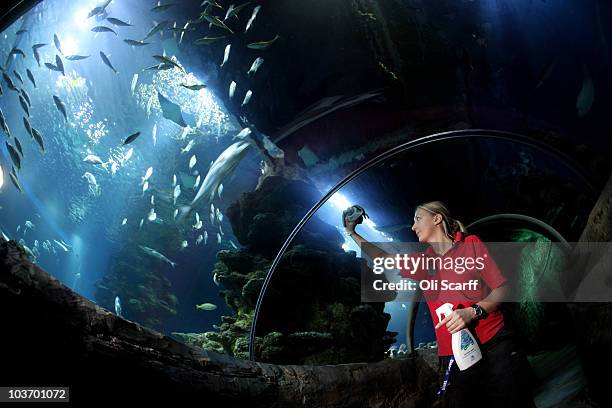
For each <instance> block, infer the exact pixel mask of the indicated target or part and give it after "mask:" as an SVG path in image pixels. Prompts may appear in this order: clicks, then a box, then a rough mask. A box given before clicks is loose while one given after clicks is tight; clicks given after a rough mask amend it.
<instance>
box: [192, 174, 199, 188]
mask: <svg viewBox="0 0 612 408" xmlns="http://www.w3.org/2000/svg"><path fill="white" fill-rule="evenodd" d="M199 185H200V175H199V174H198V176H197V177H196V180H195V183H193V189H194V190H196V189H197V188H198V186H199Z"/></svg>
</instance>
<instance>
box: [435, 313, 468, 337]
mask: <svg viewBox="0 0 612 408" xmlns="http://www.w3.org/2000/svg"><path fill="white" fill-rule="evenodd" d="M472 320H474V310H472V308H471V307H468V308H464V309H457V310H453V312H452V313H451V314H449V315H448V316H446V317H445V318H444V319H442V321H441V322H439V323H438V324H436V329H437V328H438V327H440V326H442V325H443V324H446V327H447V328H448V331H449V332H450V334H453V333H456V332H458V331H459V330H462V329H465V328H466V327H467V325H468V324H470V322H471V321H472Z"/></svg>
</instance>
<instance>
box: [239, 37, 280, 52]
mask: <svg viewBox="0 0 612 408" xmlns="http://www.w3.org/2000/svg"><path fill="white" fill-rule="evenodd" d="M279 38H280V36H279V35H278V34H276V36H274V38H273V39H271V40H269V41H258V42H254V43H251V44H249V45H247V48H250V49H252V50H265V49H266V48H268V47H269V46H271V45H272V44H274V43H275V42H276V40H278V39H279Z"/></svg>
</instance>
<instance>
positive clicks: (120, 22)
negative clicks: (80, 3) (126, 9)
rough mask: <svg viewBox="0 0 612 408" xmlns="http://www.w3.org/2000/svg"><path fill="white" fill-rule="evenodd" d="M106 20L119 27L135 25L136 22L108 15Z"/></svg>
mask: <svg viewBox="0 0 612 408" xmlns="http://www.w3.org/2000/svg"><path fill="white" fill-rule="evenodd" d="M106 20H107V21H108V22H109V23H111V24H112V25H114V26H117V27H133V26H134V24H130V23H126V22H125V21H123V20H119V19H118V18H114V17H107V18H106Z"/></svg>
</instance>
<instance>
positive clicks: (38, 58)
mask: <svg viewBox="0 0 612 408" xmlns="http://www.w3.org/2000/svg"><path fill="white" fill-rule="evenodd" d="M45 45H47V44H44V43H39V44H34V45H33V46H32V53H33V54H34V59H35V60H36V63H37V64H38V66H39V67H40V54H39V53H38V49H39V48H41V47H44V46H45Z"/></svg>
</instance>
